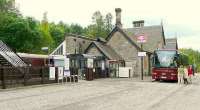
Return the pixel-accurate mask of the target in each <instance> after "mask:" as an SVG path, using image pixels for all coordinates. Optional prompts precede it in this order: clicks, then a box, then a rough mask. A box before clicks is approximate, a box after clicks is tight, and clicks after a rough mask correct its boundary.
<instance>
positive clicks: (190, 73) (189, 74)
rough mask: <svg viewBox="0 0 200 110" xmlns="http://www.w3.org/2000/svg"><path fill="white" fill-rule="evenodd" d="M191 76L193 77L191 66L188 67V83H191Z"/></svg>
mask: <svg viewBox="0 0 200 110" xmlns="http://www.w3.org/2000/svg"><path fill="white" fill-rule="evenodd" d="M192 75H193V70H192V65H190V66H189V67H188V79H189V82H190V83H192Z"/></svg>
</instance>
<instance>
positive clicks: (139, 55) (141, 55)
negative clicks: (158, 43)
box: [138, 52, 146, 57]
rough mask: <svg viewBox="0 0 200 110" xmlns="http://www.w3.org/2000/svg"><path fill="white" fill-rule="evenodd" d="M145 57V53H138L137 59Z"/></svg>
mask: <svg viewBox="0 0 200 110" xmlns="http://www.w3.org/2000/svg"><path fill="white" fill-rule="evenodd" d="M144 56H146V52H138V57H144Z"/></svg>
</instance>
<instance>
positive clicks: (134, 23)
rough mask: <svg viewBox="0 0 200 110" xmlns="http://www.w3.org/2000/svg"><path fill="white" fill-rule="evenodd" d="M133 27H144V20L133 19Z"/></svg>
mask: <svg viewBox="0 0 200 110" xmlns="http://www.w3.org/2000/svg"><path fill="white" fill-rule="evenodd" d="M133 27H144V20H139V21H133Z"/></svg>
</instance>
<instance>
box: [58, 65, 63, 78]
mask: <svg viewBox="0 0 200 110" xmlns="http://www.w3.org/2000/svg"><path fill="white" fill-rule="evenodd" d="M58 79H63V67H58Z"/></svg>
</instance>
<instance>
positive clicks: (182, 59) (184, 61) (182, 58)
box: [178, 53, 189, 66]
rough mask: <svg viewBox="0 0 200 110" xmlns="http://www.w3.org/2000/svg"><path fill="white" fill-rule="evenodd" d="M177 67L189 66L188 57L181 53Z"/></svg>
mask: <svg viewBox="0 0 200 110" xmlns="http://www.w3.org/2000/svg"><path fill="white" fill-rule="evenodd" d="M178 62H179V65H183V66H188V65H189V57H188V56H187V55H185V54H183V53H181V54H180V55H179V59H178Z"/></svg>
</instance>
